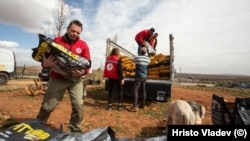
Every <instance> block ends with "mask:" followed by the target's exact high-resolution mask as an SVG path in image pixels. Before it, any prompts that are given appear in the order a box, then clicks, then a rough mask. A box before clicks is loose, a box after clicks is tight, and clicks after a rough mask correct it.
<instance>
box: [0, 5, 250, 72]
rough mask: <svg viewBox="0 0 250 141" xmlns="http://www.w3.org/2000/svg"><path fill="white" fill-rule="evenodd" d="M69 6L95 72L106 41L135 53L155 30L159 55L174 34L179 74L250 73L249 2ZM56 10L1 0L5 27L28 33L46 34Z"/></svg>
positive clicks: (164, 50) (50, 6) (0, 21)
mask: <svg viewBox="0 0 250 141" xmlns="http://www.w3.org/2000/svg"><path fill="white" fill-rule="evenodd" d="M67 2H69V3H68V4H67V6H68V7H69V8H70V13H71V16H70V17H69V20H71V19H79V20H81V21H82V22H83V27H84V30H83V33H82V34H81V38H82V39H84V40H85V41H87V43H88V45H89V47H90V52H91V57H92V60H93V61H92V62H93V63H92V65H93V67H94V68H99V67H101V64H103V63H104V61H105V54H106V40H107V38H113V37H114V36H116V35H117V36H118V40H117V43H118V44H119V45H121V46H122V47H124V48H125V49H127V50H129V51H130V52H132V53H134V54H135V53H136V51H137V44H136V42H135V41H134V36H135V34H136V33H137V32H139V31H140V30H143V29H147V28H150V27H154V28H155V29H156V32H158V33H159V37H158V45H157V52H158V53H163V54H169V34H173V36H174V38H175V39H174V55H175V60H174V61H175V62H174V65H175V68H176V70H179V69H180V68H182V71H183V72H187V73H192V72H194V73H199V72H200V73H239V74H241V73H243V74H249V72H250V66H249V65H247V62H246V60H250V48H249V46H250V41H249V39H248V38H249V37H250V28H249V25H250V14H249V13H250V10H249V5H250V1H249V0H241V1H237V2H236V1H235V0H227V1H224V0H188V1H187V0H174V1H170V0H159V1H157V2H156V1H153V0H144V1H143V2H142V1H134V0H125V1H124V0H97V1H91V0H83V1H67ZM27 3H28V4H27ZM56 6H57V5H56V1H51V0H43V1H38V0H30V1H29V2H26V1H22V0H20V1H15V2H14V1H13V2H12V1H9V0H1V1H0V9H1V13H0V17H1V19H0V23H3V24H6V25H14V26H16V27H19V28H20V29H22V30H23V31H24V32H26V33H33V34H37V33H39V32H40V33H41V32H42V31H43V30H44V27H45V26H46V23H49V22H52V18H53V14H52V13H53V11H54V10H55V9H56ZM13 9H15V12H13ZM6 13H8V14H6ZM12 41H13V40H12ZM10 42H11V41H10ZM15 42H16V41H15ZM17 43H18V44H21V43H19V42H17ZM19 46H20V45H19ZM31 46H35V45H31ZM19 48H22V47H19ZM17 53H18V52H17ZM27 53H30V52H27ZM27 61H28V60H27ZM249 75H250V74H249Z"/></svg>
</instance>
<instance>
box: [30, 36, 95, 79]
mask: <svg viewBox="0 0 250 141" xmlns="http://www.w3.org/2000/svg"><path fill="white" fill-rule="evenodd" d="M38 38H39V43H38V47H36V48H33V49H32V55H31V56H32V58H33V59H34V60H35V61H37V62H42V60H43V57H44V56H45V57H48V56H49V55H53V56H55V57H56V59H57V61H58V63H57V65H56V66H54V67H53V68H52V70H53V71H55V72H57V73H59V74H61V75H62V76H64V77H65V78H67V79H69V80H72V76H71V75H72V70H82V69H88V68H90V67H91V61H90V60H88V59H86V58H84V57H81V56H79V55H77V54H74V53H73V52H71V51H70V50H68V49H66V48H65V47H63V46H62V45H60V44H58V43H56V42H54V41H53V40H52V39H51V38H47V37H46V36H44V35H42V34H38ZM73 81H76V80H73Z"/></svg>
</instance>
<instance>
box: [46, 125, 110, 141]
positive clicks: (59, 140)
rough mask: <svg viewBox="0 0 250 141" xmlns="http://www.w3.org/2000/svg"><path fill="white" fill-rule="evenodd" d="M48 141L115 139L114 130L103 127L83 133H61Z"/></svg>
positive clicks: (108, 140)
mask: <svg viewBox="0 0 250 141" xmlns="http://www.w3.org/2000/svg"><path fill="white" fill-rule="evenodd" d="M49 141H115V132H114V131H113V130H112V129H111V128H110V127H104V128H97V129H94V130H91V131H88V132H84V133H63V134H60V135H57V136H56V137H54V138H52V139H50V140H49Z"/></svg>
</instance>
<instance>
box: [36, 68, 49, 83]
mask: <svg viewBox="0 0 250 141" xmlns="http://www.w3.org/2000/svg"><path fill="white" fill-rule="evenodd" d="M38 77H39V78H40V79H41V80H42V81H49V77H50V69H48V68H42V69H41V71H40V72H39V73H38Z"/></svg>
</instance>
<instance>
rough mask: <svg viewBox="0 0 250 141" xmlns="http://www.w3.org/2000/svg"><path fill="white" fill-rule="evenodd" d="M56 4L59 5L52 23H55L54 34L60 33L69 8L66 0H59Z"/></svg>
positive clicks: (58, 34)
mask: <svg viewBox="0 0 250 141" xmlns="http://www.w3.org/2000/svg"><path fill="white" fill-rule="evenodd" d="M58 6H59V7H58V9H57V10H56V12H55V14H54V24H55V34H54V36H61V35H62V33H63V29H64V28H65V23H66V21H67V17H68V14H69V8H67V7H66V0H59V1H58Z"/></svg>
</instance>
